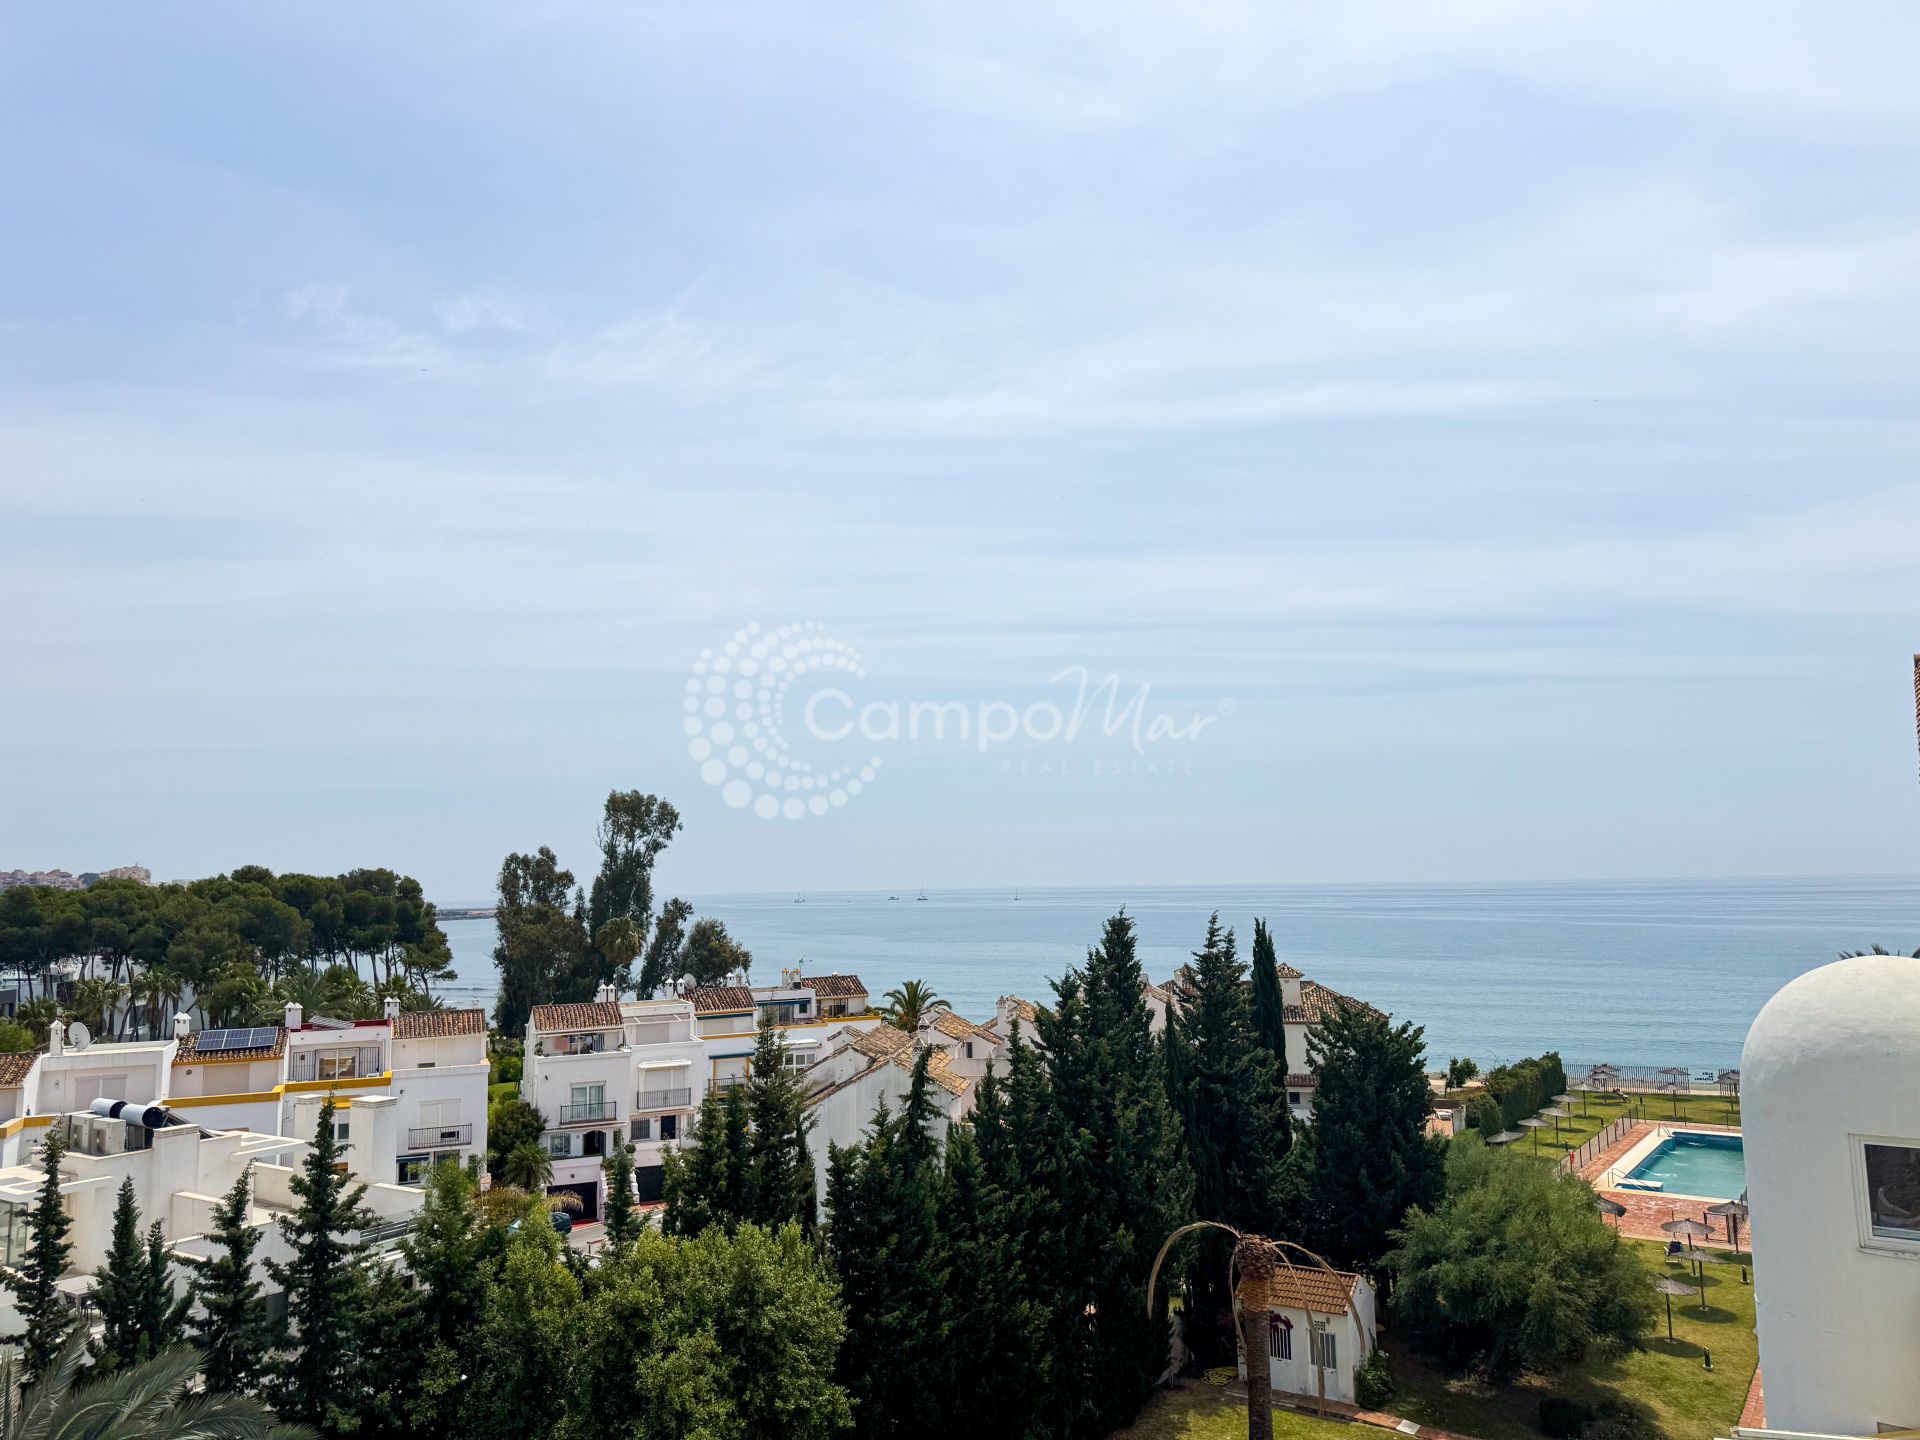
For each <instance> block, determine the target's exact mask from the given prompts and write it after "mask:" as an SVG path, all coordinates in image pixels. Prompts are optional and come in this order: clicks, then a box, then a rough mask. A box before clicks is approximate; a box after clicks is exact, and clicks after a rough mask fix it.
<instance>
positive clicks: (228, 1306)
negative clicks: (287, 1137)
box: [187, 1168, 271, 1394]
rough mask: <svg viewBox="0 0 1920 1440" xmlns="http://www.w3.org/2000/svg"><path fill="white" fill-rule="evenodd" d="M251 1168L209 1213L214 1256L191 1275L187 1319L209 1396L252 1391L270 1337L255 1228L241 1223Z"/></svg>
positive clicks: (247, 1200) (246, 1200)
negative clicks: (257, 1271) (256, 1268)
mask: <svg viewBox="0 0 1920 1440" xmlns="http://www.w3.org/2000/svg"><path fill="white" fill-rule="evenodd" d="M252 1185H253V1173H252V1170H251V1168H249V1170H248V1171H247V1173H245V1174H243V1175H242V1176H241V1177H240V1178H239V1179H238V1180H236V1181H234V1183H233V1188H232V1189H231V1190H229V1191H228V1192H227V1194H226V1198H225V1199H223V1200H222V1201H221V1202H220V1203H219V1204H218V1205H217V1206H215V1207H214V1211H213V1232H212V1233H213V1240H214V1244H215V1246H216V1250H215V1253H214V1256H213V1258H212V1259H211V1260H209V1261H207V1263H206V1264H204V1265H202V1266H201V1267H200V1268H199V1270H198V1271H197V1272H195V1274H194V1277H193V1282H192V1286H191V1295H192V1299H193V1301H194V1302H195V1303H196V1306H197V1308H196V1310H195V1312H193V1313H191V1314H190V1315H189V1317H188V1320H187V1328H188V1330H189V1332H190V1334H191V1337H192V1340H193V1343H194V1345H195V1346H196V1347H197V1348H198V1349H199V1351H200V1354H201V1365H202V1369H203V1371H204V1373H205V1375H206V1380H207V1389H208V1390H210V1391H212V1392H213V1393H214V1394H224V1393H240V1394H245V1393H247V1392H249V1391H250V1390H252V1388H253V1384H254V1379H255V1377H256V1376H257V1375H258V1374H259V1371H260V1360H261V1357H262V1356H263V1355H264V1354H265V1353H266V1350H267V1348H268V1344H269V1342H270V1340H271V1331H270V1328H269V1327H268V1324H267V1302H266V1301H265V1299H263V1298H262V1296H261V1293H260V1282H259V1281H257V1280H255V1279H254V1278H253V1252H254V1250H255V1248H256V1247H257V1246H258V1245H259V1244H260V1234H261V1232H260V1231H259V1230H258V1229H256V1228H255V1227H254V1226H252V1225H249V1224H248V1223H247V1219H248V1210H249V1202H250V1197H251V1190H252Z"/></svg>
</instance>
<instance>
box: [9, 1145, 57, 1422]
mask: <svg viewBox="0 0 1920 1440" xmlns="http://www.w3.org/2000/svg"><path fill="white" fill-rule="evenodd" d="M40 1154H41V1162H40V1163H41V1180H40V1195H39V1198H38V1199H37V1200H35V1201H34V1204H33V1209H32V1210H31V1211H30V1212H29V1214H28V1219H27V1224H28V1227H29V1229H30V1231H31V1234H30V1236H29V1238H28V1241H27V1253H26V1258H25V1259H23V1260H22V1261H21V1262H20V1265H19V1267H18V1268H17V1269H15V1270H7V1271H0V1283H3V1284H5V1285H6V1287H7V1288H8V1289H9V1290H11V1291H12V1292H13V1297H14V1300H13V1303H14V1309H15V1310H17V1311H18V1312H19V1314H20V1319H21V1321H22V1322H23V1323H24V1324H25V1326H26V1336H25V1338H24V1339H23V1340H22V1341H21V1363H22V1365H23V1366H24V1368H25V1371H26V1380H27V1383H28V1384H31V1383H32V1382H33V1381H35V1380H37V1379H39V1378H40V1376H41V1375H42V1374H44V1373H45V1372H46V1370H47V1369H48V1368H49V1367H50V1366H52V1365H53V1363H54V1362H55V1361H56V1360H57V1359H58V1358H59V1355H60V1349H61V1346H62V1345H63V1344H65V1342H66V1338H67V1332H68V1331H69V1330H71V1329H72V1328H73V1314H72V1312H71V1311H70V1310H69V1309H68V1308H67V1305H66V1302H65V1300H64V1299H63V1298H62V1297H61V1295H60V1292H59V1291H58V1290H56V1289H55V1288H54V1286H55V1285H56V1284H57V1283H58V1282H59V1279H60V1277H61V1275H63V1274H64V1273H65V1272H66V1268H67V1262H68V1260H69V1259H71V1258H72V1255H73V1244H72V1242H71V1241H69V1240H68V1239H67V1232H68V1231H69V1230H71V1229H72V1228H73V1221H72V1219H71V1218H69V1216H68V1215H67V1212H66V1210H65V1208H64V1207H62V1205H61V1203H60V1157H61V1156H62V1155H64V1154H66V1141H65V1138H64V1137H63V1136H62V1135H61V1133H60V1123H59V1117H57V1116H56V1117H55V1119H54V1123H53V1124H52V1125H51V1126H49V1127H48V1129H47V1138H46V1141H45V1143H44V1145H43V1146H42V1149H41V1152H40Z"/></svg>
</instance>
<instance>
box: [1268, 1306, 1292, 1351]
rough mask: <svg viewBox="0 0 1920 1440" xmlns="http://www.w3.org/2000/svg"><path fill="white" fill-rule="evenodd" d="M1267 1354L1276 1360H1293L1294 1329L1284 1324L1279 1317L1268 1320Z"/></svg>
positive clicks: (1271, 1317)
mask: <svg viewBox="0 0 1920 1440" xmlns="http://www.w3.org/2000/svg"><path fill="white" fill-rule="evenodd" d="M1267 1354H1269V1355H1271V1356H1272V1357H1273V1358H1274V1359H1276V1360H1291V1359H1292V1358H1293V1327H1292V1326H1291V1325H1286V1324H1282V1323H1281V1321H1280V1317H1279V1316H1277V1315H1276V1316H1270V1317H1269V1318H1268V1323H1267Z"/></svg>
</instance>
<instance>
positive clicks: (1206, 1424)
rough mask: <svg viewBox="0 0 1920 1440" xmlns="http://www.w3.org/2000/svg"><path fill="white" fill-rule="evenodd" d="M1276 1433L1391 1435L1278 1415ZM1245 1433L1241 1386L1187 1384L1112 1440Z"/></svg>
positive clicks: (1315, 1438)
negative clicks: (1222, 1387) (1227, 1387)
mask: <svg viewBox="0 0 1920 1440" xmlns="http://www.w3.org/2000/svg"><path fill="white" fill-rule="evenodd" d="M1273 1433H1274V1436H1275V1437H1276V1440H1336V1437H1338V1440H1357V1437H1361V1436H1366V1435H1384V1434H1386V1433H1387V1432H1385V1431H1383V1430H1370V1429H1365V1428H1359V1429H1356V1428H1355V1427H1354V1426H1352V1425H1350V1424H1348V1423H1346V1422H1345V1421H1342V1420H1316V1419H1315V1418H1314V1417H1312V1416H1311V1415H1297V1414H1295V1413H1294V1412H1293V1411H1291V1410H1275V1411H1274V1412H1273ZM1246 1434H1247V1397H1246V1394H1245V1392H1244V1391H1242V1390H1241V1389H1240V1387H1239V1386H1237V1385H1236V1386H1234V1387H1233V1388H1232V1389H1221V1388H1219V1387H1216V1386H1213V1385H1203V1384H1201V1383H1200V1382H1199V1381H1187V1382H1185V1383H1183V1384H1181V1385H1179V1386H1176V1387H1175V1388H1173V1389H1171V1390H1162V1391H1161V1392H1160V1393H1159V1394H1158V1395H1155V1396H1154V1397H1153V1399H1152V1400H1151V1401H1150V1402H1149V1403H1148V1405H1147V1408H1146V1409H1145V1410H1143V1411H1141V1412H1140V1418H1139V1419H1138V1420H1136V1421H1135V1422H1134V1423H1133V1424H1132V1425H1131V1426H1129V1427H1128V1428H1127V1429H1125V1430H1116V1431H1114V1433H1113V1434H1112V1435H1111V1436H1109V1437H1108V1440H1246Z"/></svg>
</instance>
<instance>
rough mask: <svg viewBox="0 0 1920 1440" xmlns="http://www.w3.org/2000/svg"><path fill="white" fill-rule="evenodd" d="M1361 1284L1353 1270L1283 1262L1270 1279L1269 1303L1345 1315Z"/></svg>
mask: <svg viewBox="0 0 1920 1440" xmlns="http://www.w3.org/2000/svg"><path fill="white" fill-rule="evenodd" d="M1359 1287H1360V1277H1359V1276H1358V1275H1356V1274H1354V1273H1353V1272H1352V1271H1350V1270H1320V1269H1314V1268H1310V1267H1308V1266H1287V1265H1280V1266H1276V1267H1275V1268H1274V1272H1273V1278H1272V1279H1271V1280H1269V1281H1268V1282H1267V1303H1268V1306H1269V1308H1272V1309H1276V1310H1277V1309H1281V1308H1283V1307H1284V1308H1287V1309H1292V1310H1311V1311H1312V1312H1314V1313H1315V1314H1316V1315H1344V1314H1346V1312H1347V1304H1348V1302H1349V1301H1351V1300H1352V1299H1353V1295H1354V1292H1355V1291H1356V1290H1358V1289H1359Z"/></svg>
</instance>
